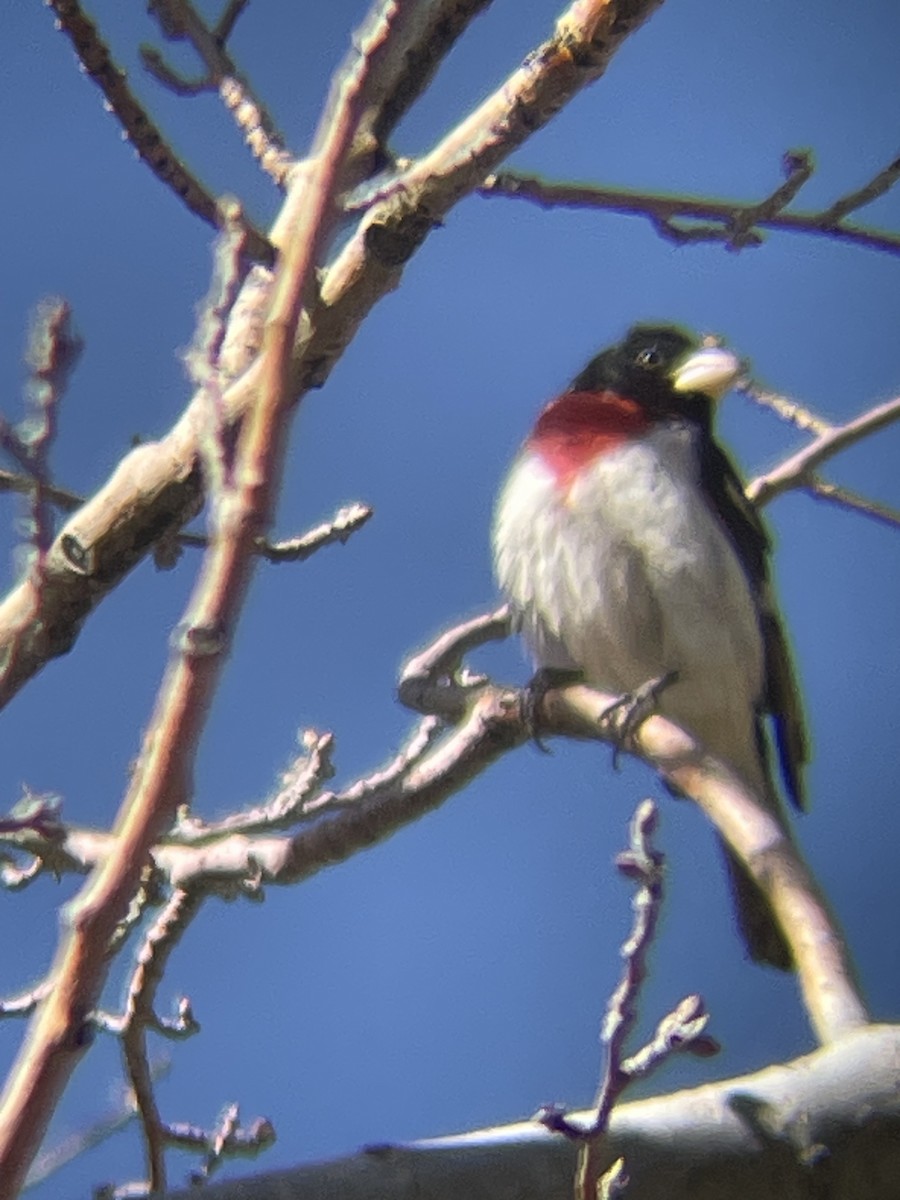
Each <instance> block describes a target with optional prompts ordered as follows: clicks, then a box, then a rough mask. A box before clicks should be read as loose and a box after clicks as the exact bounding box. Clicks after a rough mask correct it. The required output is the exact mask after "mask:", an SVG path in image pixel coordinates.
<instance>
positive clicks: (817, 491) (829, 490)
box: [804, 475, 900, 529]
mask: <svg viewBox="0 0 900 1200" xmlns="http://www.w3.org/2000/svg"><path fill="white" fill-rule="evenodd" d="M804 491H807V492H809V494H810V495H811V496H815V497H816V498H817V499H819V500H828V501H830V503H832V504H837V505H839V506H840V507H841V508H849V509H851V510H852V511H853V512H858V513H862V514H863V515H864V516H866V517H871V518H872V519H873V520H874V521H880V522H881V523H882V524H883V525H889V526H890V527H891V528H892V529H900V512H898V511H897V509H895V508H890V507H889V506H888V505H887V504H879V503H878V502H877V501H875V500H870V499H869V498H868V497H867V496H860V495H859V493H858V492H853V491H851V490H850V488H845V487H839V486H838V485H837V484H836V483H826V481H825V480H824V479H820V478H819V477H818V475H811V476H810V477H809V478H808V479H807V480H806V483H805V484H804Z"/></svg>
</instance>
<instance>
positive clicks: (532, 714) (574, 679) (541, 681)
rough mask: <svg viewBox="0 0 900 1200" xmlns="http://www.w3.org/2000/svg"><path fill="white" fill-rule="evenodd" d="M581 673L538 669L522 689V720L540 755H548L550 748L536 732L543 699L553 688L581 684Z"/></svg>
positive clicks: (546, 668) (563, 669) (551, 668)
mask: <svg viewBox="0 0 900 1200" xmlns="http://www.w3.org/2000/svg"><path fill="white" fill-rule="evenodd" d="M583 682H584V675H583V674H582V672H581V671H577V670H574V669H572V670H569V669H567V668H565V667H539V668H538V670H537V671H535V673H534V675H533V676H532V677H531V679H530V680H529V681H528V683H527V684H526V685H525V688H524V695H523V697H522V719H523V720H524V722H525V728H526V729H527V730H528V736H529V737H530V738H531V740H532V741H533V742H534V744H535V746H537V748H538V750H540V751H541V753H542V754H549V753H550V748H549V746H546V745H545V744H544V742H543V741H542V740H541V735H540V733H539V732H538V728H539V726H540V714H541V704H542V703H543V701H544V697H545V696H546V695H547V693H548V692H549V691H551V690H552V689H553V688H559V687H568V685H569V684H571V683H583Z"/></svg>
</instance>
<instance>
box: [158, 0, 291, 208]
mask: <svg viewBox="0 0 900 1200" xmlns="http://www.w3.org/2000/svg"><path fill="white" fill-rule="evenodd" d="M242 7H243V6H241V7H240V8H239V7H238V6H236V5H234V4H232V5H231V6H230V8H229V9H226V10H225V12H224V13H223V15H222V17H221V18H220V20H219V21H218V23H217V24H216V25H215V26H214V27H212V26H210V25H209V24H207V22H206V21H205V20H204V18H203V17H202V16H201V15H200V14H199V13H198V12H197V10H196V9H195V8H194V6H193V4H191V3H190V0H156V3H154V4H151V5H150V10H151V12H152V13H153V15H154V16H155V17H156V18H157V20H158V21H159V23H160V26H161V28H162V31H163V34H164V36H165V37H167V38H168V39H169V40H170V41H189V42H190V43H191V45H192V46H193V47H194V49H195V50H196V51H197V54H198V55H199V56H200V59H201V61H202V62H203V65H204V67H205V68H206V73H205V74H204V75H203V76H201V77H200V78H199V79H192V80H187V79H185V78H183V76H181V75H180V74H179V73H178V72H177V71H175V70H174V69H173V68H172V67H170V66H169V65H168V64H167V63H166V62H165V60H164V59H163V57H162V55H161V54H160V53H159V51H158V50H156V49H154V48H153V47H151V46H141V47H140V55H141V61H142V62H143V65H144V69H145V70H146V71H148V72H149V73H150V74H151V75H152V76H153V77H154V78H155V79H156V80H157V82H158V83H160V84H162V85H163V87H166V88H168V89H169V90H170V91H173V92H174V93H175V94H176V95H179V96H197V95H200V94H201V93H203V92H218V93H219V94H220V95H221V97H222V100H223V102H224V103H225V107H226V108H227V109H228V110H229V111H230V112H231V114H232V116H233V117H234V119H235V123H236V124H237V126H238V129H239V130H240V131H241V133H242V135H243V137H244V141H245V143H246V145H247V147H248V148H249V149H250V151H251V153H252V154H253V157H254V158H255V159H256V161H257V162H258V163H259V164H260V166H261V167H262V168H263V170H264V171H265V172H266V174H268V175H269V176H270V178H271V179H272V180H273V182H274V183H275V184H277V186H278V187H284V186H285V184H286V182H287V177H288V175H289V173H290V170H291V167H292V166H293V164H294V156H293V155H292V154H291V153H290V151H289V150H288V149H287V147H286V144H285V140H284V138H283V137H282V135H281V133H280V132H279V130H278V128H277V127H276V125H275V122H274V120H273V119H272V116H271V114H270V113H269V111H268V109H267V108H266V106H265V105H264V104H263V103H262V101H261V100H260V99H259V97H258V96H256V95H254V92H253V89H252V87H251V85H250V83H249V81H248V80H247V79H246V78H245V77H244V76H243V75H242V74H241V73H240V71H239V70H238V68H237V66H236V65H235V62H234V60H233V59H232V57H231V55H230V54H229V53H228V50H227V49H226V43H227V41H228V38H229V36H230V35H231V32H232V29H233V27H234V23H235V21H236V20H237V17H238V15H239V13H240V11H241V8H242Z"/></svg>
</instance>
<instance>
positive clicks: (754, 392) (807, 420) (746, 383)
mask: <svg viewBox="0 0 900 1200" xmlns="http://www.w3.org/2000/svg"><path fill="white" fill-rule="evenodd" d="M735 391H736V392H739V393H740V394H741V395H742V396H746V397H747V398H748V399H750V400H752V401H753V403H754V404H757V405H759V407H760V408H767V409H769V411H770V412H774V413H775V414H776V416H778V417H780V418H781V420H782V421H787V422H788V423H789V424H791V425H793V426H795V428H797V429H802V430H803V432H804V433H814V434H815V435H816V437H819V436H820V435H821V434H823V433H828V432H830V431H831V430H832V429H833V428H834V426H833V425H832V424H831V423H830V422H829V421H825V420H823V419H822V418H821V417H819V416H817V415H816V414H815V413H814V412H812V411H811V410H810V409H808V408H807V407H806V406H805V405H803V404H801V403H800V402H799V400H794V399H793V398H792V397H791V396H785V395H783V394H782V393H781V392H773V391H772V390H771V389H769V388H765V387H763V386H762V384H760V383H757V382H756V380H755V379H742V380H740V381H739V382H738V383H737V384H736V386H735Z"/></svg>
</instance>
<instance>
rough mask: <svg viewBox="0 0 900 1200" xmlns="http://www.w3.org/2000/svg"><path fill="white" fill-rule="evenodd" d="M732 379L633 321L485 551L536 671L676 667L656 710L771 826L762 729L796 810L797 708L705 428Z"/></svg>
mask: <svg viewBox="0 0 900 1200" xmlns="http://www.w3.org/2000/svg"><path fill="white" fill-rule="evenodd" d="M740 370H741V364H740V362H739V361H738V359H737V358H736V357H735V356H734V355H733V354H731V353H729V352H728V351H726V350H724V349H721V348H719V347H712V346H706V347H701V346H700V345H699V344H698V343H697V342H696V341H695V340H693V339H691V338H690V337H688V336H687V335H686V334H684V333H683V332H682V331H681V330H678V329H675V328H673V327H670V326H650V325H638V326H635V327H634V328H633V329H632V330H631V331H630V332H629V333H628V335H627V336H626V338H625V339H624V341H623V342H621V343H620V344H619V345H617V346H613V347H612V348H610V349H608V350H604V351H603V353H601V354H599V355H598V356H597V357H596V358H594V359H593V360H592V361H591V362H590V363H588V365H587V366H586V367H585V369H584V370H583V371H582V372H581V374H580V375H578V376H577V377H576V379H575V380H574V381H573V382H572V384H571V386H570V387H569V389H568V390H567V391H566V392H564V393H563V394H562V395H561V396H559V397H557V399H555V400H553V401H552V402H551V403H550V404H548V405H547V407H546V408H545V409H544V411H543V412H542V413H541V414H540V416H539V417H538V420H537V424H536V425H535V428H534V431H533V432H532V434H531V436H530V437H529V438H528V440H527V442H526V443H525V446H524V448H523V449H522V452H521V453H520V455H519V457H518V458H517V459H516V461H515V463H514V465H513V467H512V470H511V471H510V474H509V477H508V479H507V480H506V483H505V485H504V487H503V490H502V492H501V494H500V497H499V501H498V505H497V511H496V517H495V523H494V559H495V569H496V573H497V577H498V580H499V582H500V585H501V587H502V588H503V590H504V591H505V592H506V594H507V596H508V598H509V600H510V601H511V604H512V607H513V610H514V612H515V614H516V618H517V620H518V623H519V627H520V629H521V631H522V633H523V635H524V637H525V640H526V642H527V643H528V646H529V648H530V650H531V652H532V654H533V656H534V658H535V661H536V663H537V665H538V667H541V668H551V669H561V670H566V671H571V670H577V671H579V672H580V673H581V674H582V676H583V678H584V680H585V681H586V682H587V683H589V684H593V685H594V686H596V687H598V688H600V689H602V690H604V691H610V692H617V693H633V692H635V691H636V690H637V689H638V688H640V686H641V685H642V684H644V683H646V682H647V681H648V680H650V679H653V678H656V677H658V676H664V675H667V674H669V673H670V672H674V673H676V674H675V677H674V678H675V681H674V682H673V683H671V684H670V685H669V686H667V687H666V688H665V690H664V691H663V692H662V695H661V697H660V700H659V705H658V707H659V710H660V711H661V712H662V713H663V715H665V716H667V717H670V718H671V719H672V720H673V721H675V722H676V723H677V724H679V725H681V726H683V727H684V728H685V729H686V730H688V731H689V732H690V733H691V734H693V735H694V737H696V738H697V739H698V740H699V741H700V742H701V743H702V744H703V745H704V746H705V747H706V748H707V750H708V751H709V752H710V753H711V754H713V755H714V756H716V757H717V758H720V759H721V760H722V761H723V762H725V763H727V764H728V765H729V766H730V767H731V768H732V769H733V770H735V771H736V772H737V773H738V774H739V775H740V776H741V777H742V778H743V779H744V780H745V781H746V783H748V784H749V785H750V786H751V787H752V788H753V789H754V791H755V792H756V793H757V794H758V795H759V796H760V797H762V798H764V800H765V801H766V803H767V804H768V805H769V806H770V807H771V808H772V810H773V811H775V812H777V813H779V816H781V810H780V804H779V801H778V797H777V792H776V789H775V785H774V782H773V780H772V776H771V773H770V770H769V766H768V763H767V758H766V751H767V747H766V744H765V740H764V730H763V725H762V720H763V716H764V715H765V714H767V713H768V714H770V715H771V717H772V720H773V725H774V732H775V740H776V744H777V748H778V752H779V757H780V760H781V766H782V770H783V773H784V778H785V783H786V785H787V791H788V794H789V795H790V797H791V799H792V800H793V801H794V803H795V804H796V805H797V806H798V807H802V806H803V801H802V781H801V772H802V767H803V764H804V762H805V761H806V758H807V752H806V736H805V731H804V723H803V714H802V710H801V704H800V698H799V694H798V691H797V686H796V683H795V679H794V672H793V668H792V665H791V659H790V654H789V651H788V647H787V643H786V640H785V636H784V633H783V631H782V627H781V623H780V621H779V617H778V613H777V609H776V606H775V602H774V599H773V596H772V593H771V589H770V585H769V579H768V554H769V539H768V536H767V534H766V530H765V528H764V526H763V524H762V522H761V520H760V518H759V515H758V514H757V512H756V510H755V509H754V507H753V506H752V505H751V504H750V503H749V501H748V500H747V499H746V497H745V495H744V491H743V488H742V486H741V482H740V479H739V478H738V475H737V473H736V471H735V469H734V467H733V466H732V464H731V461H730V460H729V458H728V456H727V455H726V454H725V452H724V451H723V450H722V448H721V446H719V444H718V443H717V442H716V440H715V438H714V437H713V432H712V418H713V407H714V403H715V401H717V400H719V399H721V397H722V396H723V395H724V394H725V392H726V391H727V390H728V388H729V387H730V386H731V385H732V384H733V383H734V381H735V379H736V378H737V377H738V375H739V374H740ZM726 859H727V861H728V865H729V869H730V876H731V883H732V887H733V891H734V894H735V901H736V905H737V917H738V924H739V927H740V929H741V932H742V934H743V936H744V939H745V941H746V944H747V947H748V949H749V951H750V954H751V955H752V956H753V957H754V958H756V959H758V960H760V961H763V962H768V963H771V964H772V965H774V966H779V967H782V968H789V967H790V965H791V959H790V954H789V952H788V949H787V946H786V944H785V942H784V939H783V937H782V935H781V933H780V931H779V930H778V928H777V926H776V925H775V923H774V920H773V918H772V916H771V913H770V910H769V908H768V905H767V904H766V901H765V900H764V898H763V896H762V893H761V892H760V891H759V890H758V889H757V887H756V885H755V884H754V883H753V882H752V880H751V879H750V876H749V875H748V874H747V873H746V872H745V871H744V869H743V868H742V867H741V865H740V864H739V863H738V862H737V861H736V860H735V859H734V858H733V857H732V856H731V855H730V854H729V853H728V852H727V850H726Z"/></svg>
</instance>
